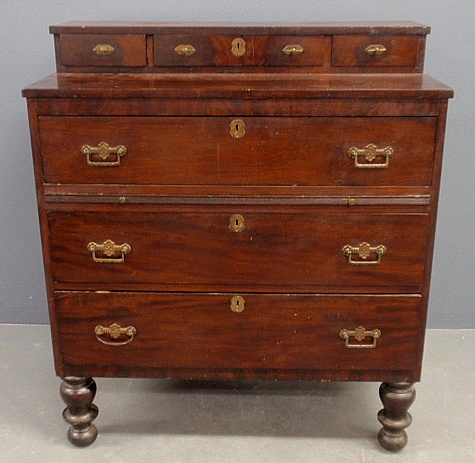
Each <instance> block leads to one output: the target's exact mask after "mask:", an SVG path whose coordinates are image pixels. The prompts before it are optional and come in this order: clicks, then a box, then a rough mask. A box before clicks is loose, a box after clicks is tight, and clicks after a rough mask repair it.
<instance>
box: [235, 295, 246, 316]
mask: <svg viewBox="0 0 475 463" xmlns="http://www.w3.org/2000/svg"><path fill="white" fill-rule="evenodd" d="M245 303H246V301H245V300H244V298H243V297H242V296H234V297H233V298H232V299H231V310H232V311H233V312H235V313H241V312H242V311H243V310H244V307H245Z"/></svg>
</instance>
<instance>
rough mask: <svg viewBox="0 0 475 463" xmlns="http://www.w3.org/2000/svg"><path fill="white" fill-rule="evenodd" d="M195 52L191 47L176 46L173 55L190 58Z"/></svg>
mask: <svg viewBox="0 0 475 463" xmlns="http://www.w3.org/2000/svg"><path fill="white" fill-rule="evenodd" d="M195 52H196V48H195V47H194V46H193V45H184V44H181V45H178V46H177V47H175V53H176V54H177V55H180V56H191V55H193V54H194V53H195Z"/></svg>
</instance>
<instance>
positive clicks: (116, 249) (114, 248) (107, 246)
mask: <svg viewBox="0 0 475 463" xmlns="http://www.w3.org/2000/svg"><path fill="white" fill-rule="evenodd" d="M87 250H88V251H89V252H90V253H91V254H92V260H93V261H94V262H99V263H102V264H122V263H123V262H124V260H125V255H126V254H129V252H131V251H132V248H131V246H130V244H127V243H124V244H119V245H117V244H115V243H114V242H113V241H112V240H106V241H104V243H102V244H97V243H94V242H91V243H89V244H88V245H87ZM96 252H99V253H101V254H103V255H105V256H107V257H97V255H96ZM118 254H120V257H112V256H115V255H118Z"/></svg>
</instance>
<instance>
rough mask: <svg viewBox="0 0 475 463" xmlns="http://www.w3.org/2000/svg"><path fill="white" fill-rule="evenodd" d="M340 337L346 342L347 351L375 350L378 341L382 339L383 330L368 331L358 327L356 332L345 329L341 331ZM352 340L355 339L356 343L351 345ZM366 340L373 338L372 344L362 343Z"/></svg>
mask: <svg viewBox="0 0 475 463" xmlns="http://www.w3.org/2000/svg"><path fill="white" fill-rule="evenodd" d="M339 336H340V338H341V339H344V340H345V347H346V348H347V349H374V348H375V347H376V341H377V340H378V338H380V337H381V330H379V329H377V328H376V329H374V330H369V331H368V330H366V329H365V328H364V327H363V326H358V328H356V329H355V330H347V329H343V330H341V331H340V333H339ZM350 338H355V340H356V341H357V342H356V343H350ZM366 338H372V339H373V342H372V343H371V344H366V343H362V341H364V340H365V339H366Z"/></svg>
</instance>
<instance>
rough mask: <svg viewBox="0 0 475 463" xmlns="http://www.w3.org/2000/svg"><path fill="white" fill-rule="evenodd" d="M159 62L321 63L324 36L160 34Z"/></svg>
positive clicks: (220, 64)
mask: <svg viewBox="0 0 475 463" xmlns="http://www.w3.org/2000/svg"><path fill="white" fill-rule="evenodd" d="M154 40H155V42H154V54H155V65H156V66H179V67H187V66H189V67H227V66H321V65H322V64H323V52H324V39H323V37H322V36H314V37H312V36H258V35H252V36H240V35H236V36H231V35H210V36H206V35H157V36H155V39H154Z"/></svg>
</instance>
